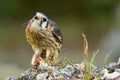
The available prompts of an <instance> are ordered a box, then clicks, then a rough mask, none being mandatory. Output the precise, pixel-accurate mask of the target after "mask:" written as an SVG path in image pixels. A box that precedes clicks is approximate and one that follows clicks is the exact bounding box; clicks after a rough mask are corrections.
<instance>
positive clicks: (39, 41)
mask: <svg viewBox="0 0 120 80" xmlns="http://www.w3.org/2000/svg"><path fill="white" fill-rule="evenodd" d="M26 38H27V41H28V43H30V44H31V45H32V46H36V47H40V48H41V47H49V46H50V45H51V40H50V39H48V38H46V37H45V36H43V33H41V34H40V33H38V32H34V31H32V30H29V29H28V30H26Z"/></svg>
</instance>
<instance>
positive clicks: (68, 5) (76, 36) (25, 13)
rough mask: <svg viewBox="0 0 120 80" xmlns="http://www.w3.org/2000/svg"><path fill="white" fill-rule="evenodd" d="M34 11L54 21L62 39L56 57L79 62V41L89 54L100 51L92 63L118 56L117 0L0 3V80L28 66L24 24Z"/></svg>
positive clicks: (119, 19) (11, 0) (2, 0)
mask: <svg viewBox="0 0 120 80" xmlns="http://www.w3.org/2000/svg"><path fill="white" fill-rule="evenodd" d="M36 12H42V13H44V14H46V15H47V16H48V18H50V19H52V20H54V21H55V22H56V23H57V24H58V25H59V27H60V29H61V32H62V34H63V37H64V45H63V48H62V53H61V54H60V55H62V56H67V57H70V58H72V59H73V62H75V63H76V62H81V61H82V60H83V38H82V35H81V33H84V34H86V36H87V39H88V42H89V54H92V53H93V51H96V50H97V49H100V52H99V53H98V56H97V58H96V60H95V64H96V65H101V64H102V63H103V60H104V58H105V55H106V54H110V56H109V58H108V62H110V61H116V60H117V59H118V58H119V57H120V53H119V52H120V0H0V79H1V80H3V79H5V77H7V76H9V75H13V76H17V75H18V74H20V73H21V72H23V71H24V70H26V69H27V68H29V67H30V66H31V64H30V62H31V58H32V55H33V52H32V49H31V47H30V45H29V44H28V43H27V42H26V39H25V26H23V25H24V23H25V22H27V21H28V20H29V19H31V18H32V17H33V16H34V15H35V13H36Z"/></svg>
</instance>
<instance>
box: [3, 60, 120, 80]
mask: <svg viewBox="0 0 120 80" xmlns="http://www.w3.org/2000/svg"><path fill="white" fill-rule="evenodd" d="M119 61H120V58H119V60H118V62H113V63H109V64H108V65H107V66H105V68H104V69H103V70H101V68H99V67H96V66H94V65H92V66H91V70H90V72H89V75H90V76H89V77H90V79H91V80H93V79H94V80H104V79H106V80H120V62H119ZM84 75H85V66H84V63H81V64H72V65H70V64H66V66H64V67H59V66H49V65H48V64H47V63H45V62H43V63H41V64H40V65H39V66H38V69H33V68H30V69H28V70H26V71H25V72H23V73H22V74H20V75H19V77H18V78H14V77H7V78H6V79H5V80H84ZM98 75H100V76H99V77H98Z"/></svg>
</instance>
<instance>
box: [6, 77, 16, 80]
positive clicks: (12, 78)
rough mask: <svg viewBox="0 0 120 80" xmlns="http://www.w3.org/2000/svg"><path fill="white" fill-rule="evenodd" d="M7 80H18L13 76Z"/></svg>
mask: <svg viewBox="0 0 120 80" xmlns="http://www.w3.org/2000/svg"><path fill="white" fill-rule="evenodd" d="M5 80H17V79H16V78H15V77H13V76H9V77H7V78H6V79H5Z"/></svg>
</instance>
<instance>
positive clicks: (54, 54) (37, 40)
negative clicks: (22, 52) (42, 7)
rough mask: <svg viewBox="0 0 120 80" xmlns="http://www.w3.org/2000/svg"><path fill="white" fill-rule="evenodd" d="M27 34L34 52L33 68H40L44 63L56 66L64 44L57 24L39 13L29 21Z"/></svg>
mask: <svg viewBox="0 0 120 80" xmlns="http://www.w3.org/2000/svg"><path fill="white" fill-rule="evenodd" d="M25 33H26V39H27V42H28V43H29V44H30V45H31V47H32V49H33V52H34V55H33V57H32V60H31V64H32V66H38V64H40V62H42V61H46V62H48V63H49V64H54V62H55V60H56V59H57V58H58V54H59V53H60V50H61V47H62V43H63V37H62V35H61V32H60V29H59V27H58V26H57V24H56V23H55V22H54V21H52V20H50V19H49V18H48V17H47V16H46V15H45V14H43V13H40V12H37V13H36V15H35V16H34V17H33V18H32V19H31V20H29V21H28V23H27V26H26V30H25Z"/></svg>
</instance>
